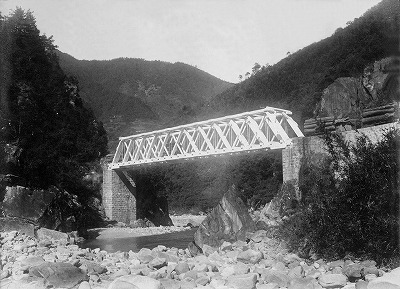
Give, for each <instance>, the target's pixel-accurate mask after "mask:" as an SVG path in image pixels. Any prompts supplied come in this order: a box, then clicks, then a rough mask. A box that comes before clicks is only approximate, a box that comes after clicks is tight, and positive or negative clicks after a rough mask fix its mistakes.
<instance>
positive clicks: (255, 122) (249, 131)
mask: <svg viewBox="0 0 400 289" xmlns="http://www.w3.org/2000/svg"><path fill="white" fill-rule="evenodd" d="M291 114H292V112H291V111H288V110H283V109H279V108H273V107H266V108H263V109H259V110H255V111H249V112H244V113H241V114H235V115H230V116H225V117H221V118H216V119H210V120H206V121H201V122H195V123H191V124H187V125H180V126H176V127H171V128H166V129H162V130H157V131H153V132H148V133H142V134H137V135H132V136H127V137H120V138H119V144H118V147H117V150H116V152H115V155H114V158H113V160H112V162H111V163H110V165H109V167H110V169H113V170H117V169H130V168H133V167H136V166H139V165H143V164H151V163H157V162H167V161H168V162H169V161H175V160H183V159H192V158H202V157H208V156H216V155H224V154H234V153H241V152H250V151H255V150H269V149H282V148H285V147H286V146H288V145H290V144H291V138H292V137H303V133H302V132H301V131H300V129H299V127H298V125H297V123H296V122H295V121H294V120H293V119H292V118H291V117H290V115H291Z"/></svg>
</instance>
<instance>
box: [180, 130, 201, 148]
mask: <svg viewBox="0 0 400 289" xmlns="http://www.w3.org/2000/svg"><path fill="white" fill-rule="evenodd" d="M183 132H184V133H185V135H186V138H187V139H188V141H189V143H190V145H191V146H192V148H193V149H194V151H195V152H196V153H198V152H199V149H198V148H197V146H196V144H195V142H194V141H193V138H192V136H191V135H190V133H189V132H188V131H187V130H186V129H185V130H183ZM193 135H194V134H193Z"/></svg>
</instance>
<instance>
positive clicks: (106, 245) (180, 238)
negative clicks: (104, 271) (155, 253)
mask: <svg viewBox="0 0 400 289" xmlns="http://www.w3.org/2000/svg"><path fill="white" fill-rule="evenodd" d="M196 230H197V228H195V229H191V230H185V231H180V232H173V233H167V234H162V235H152V236H141V237H129V238H113V239H88V240H85V241H84V242H82V243H81V244H80V247H81V248H91V249H95V248H100V249H101V250H105V251H107V252H109V253H113V252H117V251H121V252H128V251H129V250H132V251H133V252H138V251H139V250H140V249H141V248H149V249H153V248H154V247H157V246H158V245H164V246H166V247H175V248H178V249H185V248H187V245H188V243H189V242H191V241H193V235H194V233H195V232H196Z"/></svg>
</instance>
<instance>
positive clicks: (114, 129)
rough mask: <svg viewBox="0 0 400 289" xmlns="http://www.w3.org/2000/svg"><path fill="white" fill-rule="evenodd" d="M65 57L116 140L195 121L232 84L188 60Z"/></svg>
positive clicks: (65, 63) (63, 64)
mask: <svg viewBox="0 0 400 289" xmlns="http://www.w3.org/2000/svg"><path fill="white" fill-rule="evenodd" d="M59 58H60V65H61V67H62V68H63V70H64V71H66V72H67V73H68V74H71V75H73V76H75V77H76V78H77V79H78V81H79V87H80V94H81V95H82V98H83V99H84V101H85V102H87V103H88V105H90V107H91V108H92V109H93V111H94V113H95V115H96V116H97V117H98V118H99V119H100V120H102V121H103V122H104V125H105V128H106V130H107V132H108V133H109V138H110V140H115V139H116V138H117V137H119V136H123V135H127V134H133V133H136V132H139V131H143V130H152V129H156V128H160V127H166V126H172V125H176V124H182V123H186V122H189V121H191V120H192V119H193V116H194V115H195V112H196V111H197V109H198V107H200V106H201V105H203V103H204V102H205V101H208V100H209V99H211V98H212V97H214V96H215V95H217V94H219V93H221V92H222V91H224V90H225V89H226V88H229V87H231V86H232V84H231V83H228V82H225V81H222V80H220V79H218V78H216V77H214V76H212V75H210V74H208V73H206V72H204V71H202V70H200V69H197V68H196V67H193V66H190V65H187V64H184V63H174V64H172V63H168V62H162V61H146V60H144V59H133V58H118V59H113V60H109V61H98V60H93V61H86V60H77V59H75V58H73V57H72V56H70V55H68V54H65V53H61V52H60V53H59ZM114 146H115V142H112V143H111V146H110V147H111V148H113V147H114Z"/></svg>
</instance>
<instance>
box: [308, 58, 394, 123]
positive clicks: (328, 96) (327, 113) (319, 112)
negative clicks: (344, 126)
mask: <svg viewBox="0 0 400 289" xmlns="http://www.w3.org/2000/svg"><path fill="white" fill-rule="evenodd" d="M395 66H396V62H395V60H394V59H393V58H385V59H382V60H380V61H376V62H375V63H373V64H371V65H369V66H367V67H366V68H365V69H364V73H363V75H362V77H360V78H354V77H342V78H338V79H336V80H335V81H334V82H333V83H332V84H331V85H329V86H328V87H327V88H326V89H325V90H324V92H323V95H322V99H321V102H320V104H319V105H318V106H317V108H316V110H315V115H316V117H333V118H335V119H341V118H347V117H348V118H359V117H361V112H362V111H363V110H364V109H366V108H373V107H376V106H381V105H384V104H387V103H391V102H393V101H399V100H400V90H399V80H398V77H397V75H396V71H395V70H394V68H395Z"/></svg>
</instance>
